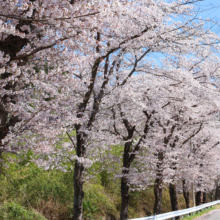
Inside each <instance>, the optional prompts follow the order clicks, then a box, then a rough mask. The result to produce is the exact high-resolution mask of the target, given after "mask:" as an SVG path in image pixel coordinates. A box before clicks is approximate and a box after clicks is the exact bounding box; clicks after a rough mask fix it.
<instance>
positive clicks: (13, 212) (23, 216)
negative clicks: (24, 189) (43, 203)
mask: <svg viewBox="0 0 220 220" xmlns="http://www.w3.org/2000/svg"><path fill="white" fill-rule="evenodd" d="M0 219H1V220H12V219H16V220H46V218H44V217H43V216H42V215H41V214H40V213H37V212H36V211H35V210H27V209H25V208H24V207H22V206H20V205H19V204H16V203H13V202H11V203H6V204H4V205H3V206H2V207H1V208H0Z"/></svg>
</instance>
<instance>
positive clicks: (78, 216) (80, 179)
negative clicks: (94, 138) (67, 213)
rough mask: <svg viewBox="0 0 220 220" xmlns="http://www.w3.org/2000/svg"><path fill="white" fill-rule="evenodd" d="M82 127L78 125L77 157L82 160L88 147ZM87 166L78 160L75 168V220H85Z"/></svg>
mask: <svg viewBox="0 0 220 220" xmlns="http://www.w3.org/2000/svg"><path fill="white" fill-rule="evenodd" d="M80 128H81V125H76V138H77V145H76V155H77V156H78V157H79V158H80V159H81V158H82V159H83V158H84V157H85V153H86V147H85V140H86V137H87V135H86V134H85V133H83V132H82V131H80ZM84 174H85V166H84V164H83V161H79V160H78V159H76V161H75V167H74V176H73V185H74V207H73V220H83V216H82V215H83V203H82V202H83V197H84V191H83V183H84Z"/></svg>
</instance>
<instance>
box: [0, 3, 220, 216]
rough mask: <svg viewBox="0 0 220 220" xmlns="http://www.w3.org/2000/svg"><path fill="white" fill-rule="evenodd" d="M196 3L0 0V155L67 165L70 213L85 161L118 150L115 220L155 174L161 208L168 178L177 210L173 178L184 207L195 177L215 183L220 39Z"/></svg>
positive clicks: (200, 187)
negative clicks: (26, 155)
mask: <svg viewBox="0 0 220 220" xmlns="http://www.w3.org/2000/svg"><path fill="white" fill-rule="evenodd" d="M196 2H197V1H196V0H193V1H192V0H190V1H189V0H181V1H169V2H168V1H163V0H158V1H156V0H139V1H119V0H118V1H115V0H113V1H105V0H103V1H98V0H97V1H96V0H94V1H72V0H71V1H67V0H65V1H61V0H47V1H45V0H38V1H35V0H20V1H18V0H10V1H8V0H0V3H1V9H0V31H1V36H0V37H1V38H0V74H1V80H0V84H1V100H0V147H1V148H0V156H1V158H3V154H4V153H15V154H19V153H20V152H22V151H26V150H28V149H31V150H33V151H34V152H35V153H36V154H40V155H41V157H39V159H38V160H36V163H38V164H39V165H40V166H45V167H47V168H49V167H51V166H56V168H59V169H64V168H63V167H62V163H61V162H62V161H63V160H64V159H65V158H66V159H69V160H70V161H72V162H73V164H74V178H73V179H74V183H73V184H74V212H73V213H74V217H73V219H74V220H81V219H82V215H83V207H82V201H83V196H84V192H83V183H84V182H85V175H86V168H87V167H88V166H90V165H91V164H92V162H93V161H95V160H102V157H104V156H105V153H106V151H108V150H110V149H111V147H112V146H113V145H114V146H118V145H120V146H123V147H124V152H123V155H121V157H120V158H119V161H120V160H121V161H122V167H121V173H120V174H118V173H117V174H116V175H117V176H118V177H119V178H120V179H121V198H122V202H121V217H120V218H121V219H122V220H124V219H127V218H128V201H129V191H130V190H131V187H132V188H140V189H142V188H145V187H147V186H148V185H150V184H152V181H153V182H154V193H155V206H154V212H155V213H160V212H161V199H162V189H163V184H165V183H166V184H168V185H169V190H170V196H171V203H172V209H173V210H176V209H178V202H177V196H176V183H177V182H178V181H182V182H183V191H184V196H185V198H186V206H187V207H188V206H189V189H188V188H189V183H190V182H192V181H194V182H195V183H196V186H197V191H201V192H205V191H207V190H208V189H209V188H210V187H212V185H213V184H214V179H215V178H216V177H217V175H218V173H219V172H218V169H219V167H218V160H219V156H218V153H216V152H218V148H219V138H218V131H219V124H218V123H219V121H218V113H219V103H220V102H219V64H220V62H219V58H218V56H217V55H218V50H219V46H218V43H219V36H217V35H215V34H214V33H212V32H211V31H210V30H209V29H208V28H207V27H208V26H209V25H205V24H206V23H205V22H204V21H202V20H199V19H197V17H196V8H195V6H194V5H193V3H196ZM210 24H211V23H210ZM65 137H68V138H69V139H70V141H71V144H70V145H68V144H66V143H64V141H62V139H63V138H65ZM60 142H61V143H63V146H62V148H59V149H57V148H56V146H57V143H60ZM43 155H49V157H48V158H50V159H49V160H47V161H44V160H43V159H42V156H43ZM100 155H101V156H100ZM1 161H2V167H1V170H0V174H1V175H4V169H3V165H4V162H3V160H1ZM214 168H215V169H214Z"/></svg>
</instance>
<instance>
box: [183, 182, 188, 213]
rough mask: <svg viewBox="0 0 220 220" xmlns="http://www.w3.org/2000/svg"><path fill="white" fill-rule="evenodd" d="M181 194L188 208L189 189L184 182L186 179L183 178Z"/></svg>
mask: <svg viewBox="0 0 220 220" xmlns="http://www.w3.org/2000/svg"><path fill="white" fill-rule="evenodd" d="M183 196H184V199H185V204H186V208H187V209H188V208H189V207H190V201H189V189H188V187H187V184H186V180H183Z"/></svg>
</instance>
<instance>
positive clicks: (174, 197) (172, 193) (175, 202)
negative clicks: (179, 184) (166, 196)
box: [169, 183, 179, 220]
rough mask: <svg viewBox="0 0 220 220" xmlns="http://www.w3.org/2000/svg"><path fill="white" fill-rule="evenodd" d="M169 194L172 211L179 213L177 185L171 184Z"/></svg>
mask: <svg viewBox="0 0 220 220" xmlns="http://www.w3.org/2000/svg"><path fill="white" fill-rule="evenodd" d="M169 193H170V202H171V208H172V211H177V210H178V199H177V193H176V186H175V184H172V183H170V184H169ZM175 219H176V220H177V219H179V217H176V218H175Z"/></svg>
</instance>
